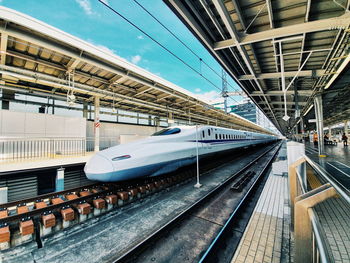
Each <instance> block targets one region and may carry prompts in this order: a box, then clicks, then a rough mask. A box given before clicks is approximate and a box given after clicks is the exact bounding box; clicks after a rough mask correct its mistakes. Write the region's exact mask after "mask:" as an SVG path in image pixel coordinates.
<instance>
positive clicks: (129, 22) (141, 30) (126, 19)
mask: <svg viewBox="0 0 350 263" xmlns="http://www.w3.org/2000/svg"><path fill="white" fill-rule="evenodd" d="M98 1H99V2H100V3H101V4H103V5H104V6H105V7H107V8H108V9H110V10H111V11H112V12H113V13H115V14H116V15H118V16H119V17H121V18H122V19H123V20H125V21H126V22H127V23H128V24H130V25H131V26H133V27H134V28H136V29H137V30H139V31H140V32H141V33H142V34H144V35H145V36H147V37H148V38H149V39H151V40H152V41H153V42H155V43H156V44H157V45H158V46H160V47H161V48H162V49H164V50H165V51H167V52H168V53H169V54H171V55H172V56H173V57H175V58H176V59H177V60H179V61H180V62H181V63H183V64H184V65H185V66H187V67H188V68H190V69H191V70H192V71H193V72H195V73H196V74H198V75H199V76H200V77H202V78H203V79H204V80H206V81H207V82H208V83H210V84H211V85H212V86H213V87H215V88H216V89H218V90H220V91H221V88H220V87H218V86H217V85H216V84H215V83H214V82H212V81H211V80H210V79H209V78H207V77H206V76H204V75H203V74H202V73H201V72H199V71H198V70H197V69H195V68H194V67H192V66H191V65H190V64H188V63H187V62H186V61H185V60H183V59H182V58H180V57H179V56H178V55H176V54H175V53H174V52H173V51H171V50H170V49H168V48H167V47H166V46H165V45H163V44H162V43H160V42H159V41H158V40H156V39H155V38H154V37H152V36H151V35H150V34H148V33H147V32H146V31H144V30H143V29H142V28H140V27H139V26H137V25H136V24H135V23H133V22H132V21H131V20H129V19H128V18H127V17H125V16H124V15H123V14H121V13H120V12H118V11H117V10H115V9H114V8H112V7H111V6H110V5H109V4H107V3H106V2H105V1H104V0H98ZM186 46H187V45H186ZM196 56H198V55H196ZM198 57H199V56H198ZM231 99H233V98H231ZM233 100H234V101H236V100H235V99H233ZM236 102H237V103H238V101H236Z"/></svg>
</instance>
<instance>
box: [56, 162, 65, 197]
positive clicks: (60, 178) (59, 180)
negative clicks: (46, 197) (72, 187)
mask: <svg viewBox="0 0 350 263" xmlns="http://www.w3.org/2000/svg"><path fill="white" fill-rule="evenodd" d="M55 188H56V192H60V191H64V168H63V167H61V168H59V169H57V171H56V187H55Z"/></svg>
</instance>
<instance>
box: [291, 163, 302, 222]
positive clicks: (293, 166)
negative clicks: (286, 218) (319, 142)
mask: <svg viewBox="0 0 350 263" xmlns="http://www.w3.org/2000/svg"><path fill="white" fill-rule="evenodd" d="M305 161H306V160H305V158H304V157H301V158H299V159H298V160H296V161H295V162H294V163H292V164H290V165H289V167H288V175H289V192H290V206H291V210H290V211H291V219H293V218H294V202H295V198H296V197H297V195H298V193H297V191H298V178H297V167H298V166H299V165H300V164H302V163H304V162H305ZM293 225H294V224H293V220H292V227H293Z"/></svg>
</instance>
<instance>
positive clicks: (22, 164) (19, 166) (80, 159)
mask: <svg viewBox="0 0 350 263" xmlns="http://www.w3.org/2000/svg"><path fill="white" fill-rule="evenodd" d="M92 155H93V153H90V152H89V153H86V155H84V156H59V157H55V158H52V159H36V160H30V159H25V160H16V161H13V162H3V163H2V162H0V174H1V173H6V172H14V171H22V170H31V169H38V168H47V167H56V166H63V165H70V164H78V163H86V162H87V161H88V160H89V159H90V157H91V156H92Z"/></svg>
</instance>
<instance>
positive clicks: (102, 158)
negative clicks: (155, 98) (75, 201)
mask: <svg viewBox="0 0 350 263" xmlns="http://www.w3.org/2000/svg"><path fill="white" fill-rule="evenodd" d="M196 130H197V132H198V133H197V136H196ZM275 140H277V137H275V136H270V135H266V134H260V133H254V132H247V131H240V130H233V129H226V128H219V127H214V126H198V127H197V128H196V126H174V127H169V128H166V129H163V130H161V131H158V132H156V133H154V134H153V135H152V136H150V137H148V138H146V139H142V140H139V141H135V142H131V143H127V144H121V145H117V146H114V147H111V148H108V149H106V150H103V151H100V152H97V153H96V154H95V155H94V156H93V157H92V158H91V159H90V160H89V161H88V162H87V163H86V165H85V168H84V171H85V174H86V176H87V178H88V179H90V180H94V181H102V182H117V181H124V180H130V179H135V178H138V177H147V176H158V175H161V174H165V173H169V172H172V171H175V170H177V169H178V168H180V167H182V166H185V165H189V164H192V163H195V162H196V156H197V155H196V152H197V149H196V146H197V142H198V155H199V157H200V158H203V157H207V156H210V155H214V154H217V153H219V152H224V151H228V150H233V149H237V148H243V147H247V146H252V145H258V144H262V143H269V142H272V141H275Z"/></svg>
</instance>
